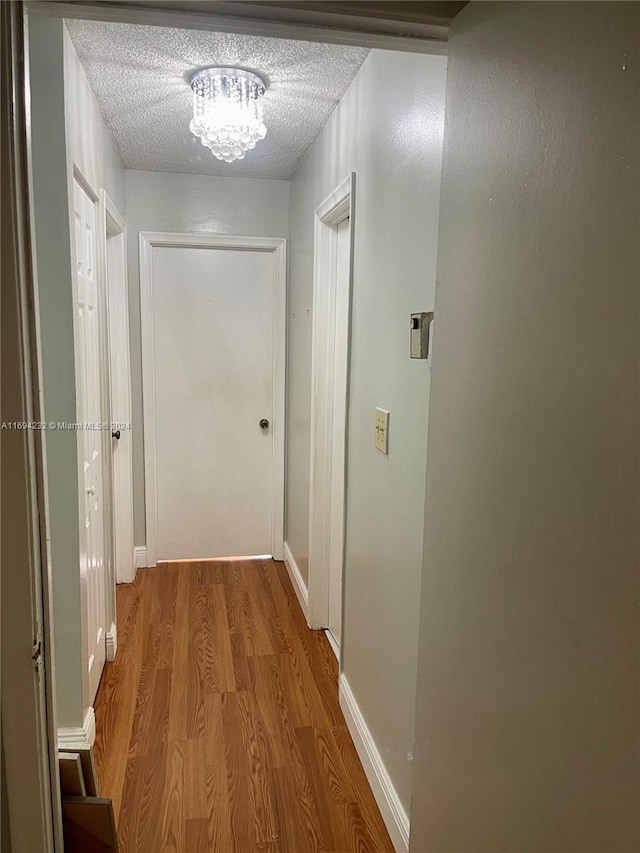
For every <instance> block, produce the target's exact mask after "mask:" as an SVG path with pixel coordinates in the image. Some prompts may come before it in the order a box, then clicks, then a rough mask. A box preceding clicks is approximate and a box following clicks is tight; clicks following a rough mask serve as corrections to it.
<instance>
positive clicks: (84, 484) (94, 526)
mask: <svg viewBox="0 0 640 853" xmlns="http://www.w3.org/2000/svg"><path fill="white" fill-rule="evenodd" d="M74 213H75V244H76V271H77V272H76V291H77V317H76V320H77V328H76V346H77V350H78V351H77V354H76V369H77V382H76V385H77V393H78V420H79V421H80V423H82V424H84V428H83V429H80V430H79V432H78V455H79V468H80V472H79V485H80V539H81V541H80V572H81V576H82V582H83V583H82V592H83V616H84V619H85V621H86V625H85V633H86V639H87V648H86V666H87V673H88V685H89V702H90V704H93V700H94V698H95V695H96V691H97V689H98V684H99V682H100V675H101V674H102V669H103V667H104V661H105V654H106V627H105V621H106V598H105V596H106V577H105V572H106V568H105V558H104V550H105V549H104V518H103V491H102V464H103V459H102V431H101V430H100V429H90V428H88V426H90V425H91V424H96V425H99V424H101V423H102V421H103V417H102V405H101V371H100V352H101V349H100V318H99V316H98V315H99V306H100V298H99V297H100V294H99V290H98V274H97V269H96V259H97V252H96V207H95V204H94V202H93V201H92V200H91V199H90V198H89V196H88V195H87V193H86V192H85V190H84V189H83V188H82V186H80V184H79V183H78V182H77V181H76V180H74Z"/></svg>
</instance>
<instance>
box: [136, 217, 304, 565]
mask: <svg viewBox="0 0 640 853" xmlns="http://www.w3.org/2000/svg"><path fill="white" fill-rule="evenodd" d="M158 246H164V247H167V246H169V247H180V248H200V249H202V248H205V249H206V248H209V249H245V250H247V251H258V252H271V253H273V263H274V312H273V314H274V317H273V505H272V521H271V550H272V554H273V557H274V559H276V560H282V559H283V544H284V428H285V372H286V330H287V313H286V299H287V295H286V294H287V289H286V285H287V278H286V267H287V241H286V240H285V239H284V238H282V237H230V236H227V235H225V234H174V233H170V232H165V231H141V232H140V326H141V338H142V400H143V422H144V423H143V428H144V469H145V503H146V523H147V546H146V548H147V561H148V565H152V566H153V565H155V564H156V562H157V542H158V507H157V460H156V434H155V433H156V431H155V423H156V413H155V399H156V395H155V376H154V359H153V353H154V330H153V287H152V283H151V282H152V253H153V249H154V248H155V247H158Z"/></svg>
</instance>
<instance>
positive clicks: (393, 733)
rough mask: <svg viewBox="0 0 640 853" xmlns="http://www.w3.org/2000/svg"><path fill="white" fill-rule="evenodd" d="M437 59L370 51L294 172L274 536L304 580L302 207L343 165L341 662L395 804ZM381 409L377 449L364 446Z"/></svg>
mask: <svg viewBox="0 0 640 853" xmlns="http://www.w3.org/2000/svg"><path fill="white" fill-rule="evenodd" d="M445 81H446V59H445V58H444V57H436V56H418V55H413V54H402V53H392V52H387V51H377V50H376V51H372V52H371V54H370V55H369V56H368V58H367V59H366V60H365V62H364V64H363V66H362V68H361V70H360V72H359V73H358V75H357V77H356V78H355V80H354V82H353V84H352V85H351V87H350V88H349V89H348V91H347V92H346V94H345V96H344V98H343V99H342V101H341V102H340V104H339V105H338V107H337V108H336V110H335V112H334V114H333V115H332V117H331V119H330V120H329V123H328V124H327V126H326V128H325V129H324V131H323V133H322V134H321V136H320V137H319V138H318V140H317V141H316V142H315V143H314V145H313V146H312V148H311V149H310V151H309V153H308V155H307V157H306V159H305V160H304V162H303V163H302V165H301V166H300V167H299V169H298V170H297V172H296V174H295V175H294V176H293V178H292V181H291V219H290V221H291V241H290V292H289V354H288V407H289V408H288V421H287V435H288V439H287V442H288V444H287V516H286V536H287V541H288V544H289V546H290V548H291V550H292V553H293V555H294V557H295V559H296V562H297V564H298V566H299V568H300V570H301V573H302V574H303V577H304V578H305V580H307V574H308V547H309V544H308V532H309V530H308V528H309V432H310V423H309V419H310V375H311V314H310V311H311V304H312V278H313V221H314V209H315V208H316V207H317V206H318V205H319V204H320V202H321V201H322V200H323V199H324V198H325V197H326V196H327V195H328V193H329V192H331V190H333V189H334V188H335V187H336V186H337V185H338V184H339V183H340V182H341V181H342V180H343V178H345V177H346V176H347V174H348V173H349V172H350V171H351V170H354V171H355V172H356V173H357V177H356V204H355V250H354V251H355V257H354V294H353V323H352V349H351V373H350V383H351V400H350V409H349V430H348V447H349V462H348V494H347V510H346V513H347V529H346V569H345V574H346V577H345V600H344V624H345V629H344V634H343V653H344V672H345V675H346V677H347V679H348V681H349V684H350V686H351V688H352V690H353V692H354V694H355V698H356V701H357V702H358V704H359V706H360V709H361V711H362V712H363V714H364V716H365V718H366V721H367V724H368V726H369V728H370V730H371V733H372V735H373V737H374V739H375V741H376V744H377V746H378V749H379V751H380V753H381V755H382V757H383V759H384V761H385V764H386V767H387V770H388V772H389V774H390V776H391V779H392V781H393V783H394V785H395V787H396V790H397V793H398V795H399V796H400V799H401V801H402V803H403V805H404V806H405V808H407V809H408V807H409V800H410V791H411V765H410V763H409V761H408V753H409V752H410V751H411V750H412V747H413V722H414V717H413V712H414V700H415V686H416V666H417V644H418V602H419V593H420V574H421V564H422V530H423V512H424V490H425V483H424V480H425V464H426V424H427V406H428V399H429V382H430V373H429V368H428V366H427V364H426V362H424V361H419V360H411V359H410V358H409V315H410V314H411V313H412V312H415V311H429V310H431V309H432V308H433V301H434V291H435V261H436V239H437V229H438V199H439V187H440V168H441V151H442V127H443V113H444V97H445ZM376 406H380V407H382V408H385V409H388V410H390V412H391V415H390V426H389V455H388V456H383V455H381V454H380V453H379V452H378V451H376V450H375V448H374V444H373V437H374V432H373V424H374V410H375V408H376Z"/></svg>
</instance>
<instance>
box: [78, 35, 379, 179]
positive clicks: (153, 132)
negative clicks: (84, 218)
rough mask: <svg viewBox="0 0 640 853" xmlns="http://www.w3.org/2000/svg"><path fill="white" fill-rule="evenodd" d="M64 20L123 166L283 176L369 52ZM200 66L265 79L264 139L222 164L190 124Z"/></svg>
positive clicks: (212, 173)
mask: <svg viewBox="0 0 640 853" xmlns="http://www.w3.org/2000/svg"><path fill="white" fill-rule="evenodd" d="M66 25H67V28H68V30H69V34H70V36H71V39H72V41H73V44H74V47H75V49H76V51H77V53H78V57H79V59H80V61H81V63H82V65H83V67H84V70H85V72H86V75H87V78H88V80H89V84H90V85H91V88H92V89H93V91H94V94H95V96H96V99H97V101H98V104H99V106H100V109H101V110H102V113H103V116H104V118H105V121H106V123H107V125H108V126H109V129H110V131H111V133H112V135H113V138H114V141H115V143H116V145H117V147H118V150H119V152H120V155H121V157H122V160H123V162H124V165H125V167H126V168H128V169H142V170H148V171H160V172H187V173H192V174H199V175H219V176H224V177H246V178H280V179H287V178H289V177H290V176H291V175H292V174H293V172H294V171H295V169H296V166H297V164H298V162H299V161H300V159H301V158H302V156H303V155H304V153H305V151H306V150H307V148H308V147H309V146H310V145H311V144H312V142H313V141H314V140H315V138H316V137H317V136H318V134H319V133H320V131H321V130H322V128H323V127H324V125H325V123H326V121H327V119H328V118H329V116H330V115H331V113H332V112H333V109H334V107H335V106H336V104H337V103H338V101H339V100H340V98H341V97H342V95H343V94H344V93H345V91H346V89H347V88H348V86H349V84H350V83H351V81H352V80H353V78H354V77H355V75H356V74H357V72H358V69H359V68H360V66H361V65H362V63H363V62H364V59H365V57H366V56H367V54H368V52H369V51H368V50H367V49H365V48H358V47H343V46H338V45H328V44H316V43H310V42H303V41H291V40H284V39H272V38H262V37H258V36H247V35H237V34H234V33H211V32H198V31H196V30H180V29H170V28H167V27H147V26H138V25H132V24H116V23H106V22H101V21H81V20H67V21H66ZM206 65H223V66H229V65H237V66H240V67H243V68H247V69H249V70H251V71H255V72H256V73H258V74H260V76H261V77H263V78H264V79H265V80H266V81H267V83H268V88H267V92H266V94H265V99H264V115H265V124H266V125H267V136H266V139H264V140H263V141H262V142H259V143H258V145H257V146H256V148H255V149H254V150H253V151H249V152H248V153H247V156H246V157H245V159H244V160H242V161H239V162H237V163H220V162H219V161H218V160H216V159H215V157H213V156H212V155H211V153H210V152H209V151H208V150H207V149H206V148H204V147H203V146H202V144H201V143H200V140H199V139H196V137H195V136H193V135H192V133H191V131H190V130H189V121H190V120H191V115H192V92H191V87H190V86H189V82H188V78H189V74H190V72H191V71H192V70H193V69H194V68H199V67H202V66H206Z"/></svg>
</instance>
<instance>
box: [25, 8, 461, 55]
mask: <svg viewBox="0 0 640 853" xmlns="http://www.w3.org/2000/svg"><path fill="white" fill-rule="evenodd" d="M242 5H243V6H244V5H246V7H247V9H249V4H245V3H243V4H242ZM27 6H28V8H29V13H30V14H45V15H50V16H51V15H52V16H56V17H62V18H83V19H86V20H93V21H117V22H121V23H127V24H145V25H147V26H155V27H178V28H180V29H193V30H200V31H203V32H206V31H207V30H209V31H213V32H221V33H242V34H244V35H257V36H271V37H273V38H280V39H293V40H299V41H311V42H323V43H326V44H346V45H355V46H358V47H367V48H369V49H377V50H399V51H403V52H411V53H427V54H436V55H441V54H446V53H447V38H448V34H449V26H448V24H446V23H433V22H424V23H422V22H412V21H393V20H389V19H386V20H385V21H384V22H383V23H382V24H381V22H380V20H379V19H377V20H376V19H374V20H373V22H372V20H371V19H370V18H365V19H363V18H362V17H359V16H352V15H351V16H347V15H344V14H338V15H336V14H332V13H329V12H310V13H309V12H305V10H300V9H299V8H298V9H296V10H293V11H292V12H291V15H292V16H295V18H296V20H288V19H287V18H288V17H289V15H288V13H287V11H286V10H283V9H282V8H280V9H277V10H269V9H268V8H267V7H260V8H259V11H257V12H256V4H251V6H252V7H253V8H252V12H253V14H251V13H250V14H249V15H247V14H246V13H245V14H244V15H238V14H236V15H234V14H233V12H234V11H236V10H237V8H238V6H237V4H230V3H223V2H219V3H217V8H219V10H220V12H221V13H222V11H223V9H224V10H225V11H226V12H227V13H228V14H212V13H210V12H196V11H193V10H192V9H190V10H180V8H179V6H178V7H177V8H173V9H172V8H170V7H168V8H164V9H160V8H153V7H146V8H139V7H134V6H129V5H128V4H127V2H125V0H123V2H119V3H116V4H113V5H110V4H102V3H96V2H87V3H70V2H62V0H59V2H56V3H52V2H51V0H27ZM383 26H386V27H387V30H388V31H387V32H384V31H380V30H382V27H383ZM376 28H377V29H378V31H377V32H376ZM394 30H395V31H396V32H394Z"/></svg>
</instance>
